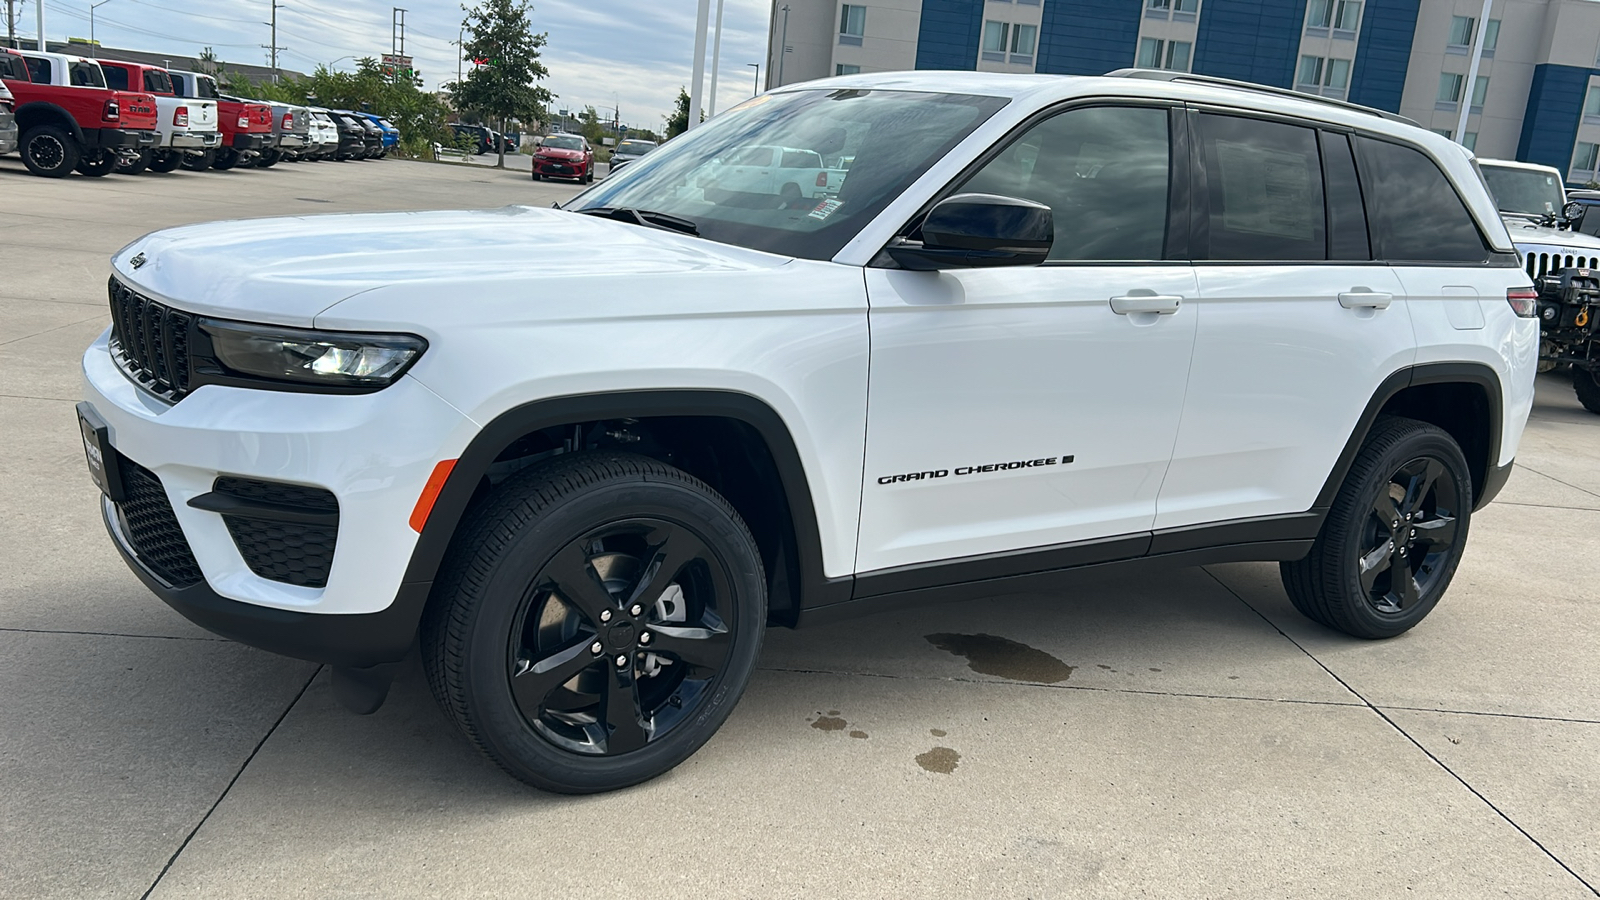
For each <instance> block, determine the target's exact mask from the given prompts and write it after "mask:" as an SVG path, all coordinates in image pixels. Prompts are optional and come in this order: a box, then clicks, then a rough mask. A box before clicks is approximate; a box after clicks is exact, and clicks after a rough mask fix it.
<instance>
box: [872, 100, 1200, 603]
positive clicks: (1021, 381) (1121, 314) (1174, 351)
mask: <svg viewBox="0 0 1600 900" xmlns="http://www.w3.org/2000/svg"><path fill="white" fill-rule="evenodd" d="M1172 120H1173V117H1172V116H1171V115H1169V110H1167V109H1165V108H1162V107H1155V106H1149V107H1119V106H1100V107H1084V108H1077V109H1072V110H1068V111H1065V112H1062V113H1059V114H1057V115H1055V116H1053V117H1051V118H1048V119H1045V120H1043V121H1041V122H1039V123H1038V124H1036V125H1034V126H1032V127H1031V128H1029V129H1028V130H1026V131H1025V132H1023V133H1022V134H1021V135H1020V136H1018V137H1017V138H1016V139H1014V140H1012V141H1011V142H1010V143H1009V144H1008V145H1007V146H1006V147H1005V149H1004V150H1003V151H1002V152H1001V153H1000V154H999V155H998V156H997V157H995V158H994V159H993V160H992V161H990V162H989V163H987V164H986V165H985V166H984V167H983V168H982V169H981V170H979V171H978V172H977V173H975V174H974V175H972V176H971V177H970V178H968V179H967V180H966V181H965V182H964V183H963V184H960V185H957V186H956V188H955V192H982V193H990V194H1000V195H1005V196H1011V197H1022V198H1026V199H1030V200H1035V201H1038V202H1041V203H1045V204H1047V205H1048V206H1050V207H1051V209H1052V210H1053V212H1054V217H1055V244H1054V249H1053V250H1052V252H1051V254H1050V261H1049V262H1047V263H1045V264H1044V265H1041V266H1037V267H1032V268H995V269H966V270H961V269H956V270H946V271H942V272H912V271H905V270H898V269H881V268H869V269H868V270H867V292H868V300H869V302H870V304H871V310H870V323H871V339H872V362H871V378H870V384H869V388H868V413H867V444H866V465H867V470H866V473H865V479H864V484H863V488H862V502H861V532H860V543H859V550H858V554H857V571H859V572H863V573H870V572H872V571H874V570H883V569H891V568H895V567H902V566H915V565H918V564H923V563H931V562H935V561H949V560H957V559H960V558H962V557H973V556H982V555H986V554H995V553H1004V552H1007V551H1017V550H1027V549H1032V548H1047V547H1053V546H1056V545H1061V544H1067V543H1074V542H1084V541H1093V540H1095V539H1100V538H1117V537H1119V536H1125V537H1128V540H1126V541H1120V542H1119V541H1111V542H1110V544H1111V545H1114V548H1113V549H1112V550H1110V551H1108V552H1109V554H1110V555H1111V556H1113V557H1114V556H1119V555H1120V556H1127V555H1138V554H1139V553H1142V552H1143V544H1141V543H1140V542H1141V541H1146V540H1147V539H1146V537H1145V536H1146V534H1147V533H1148V531H1149V529H1150V528H1151V527H1152V523H1153V521H1154V518H1155V512H1156V497H1157V494H1158V492H1159V490H1160V487H1161V481H1162V478H1163V476H1164V475H1165V473H1166V469H1167V464H1168V462H1169V461H1170V459H1171V456H1172V446H1173V440H1174V438H1175V436H1176V434H1177V430H1178V421H1179V416H1180V413H1181V410H1182V406H1183V396H1184V386H1185V382H1186V380H1187V378H1188V371H1189V359H1190V352H1191V348H1192V345H1193V341H1194V333H1195V323H1196V317H1195V310H1194V308H1193V304H1194V300H1195V298H1196V284H1195V276H1194V270H1193V268H1192V267H1191V266H1190V264H1189V263H1188V262H1187V261H1186V260H1182V259H1176V260H1169V259H1168V257H1169V256H1174V255H1178V256H1181V255H1183V251H1182V250H1181V249H1175V247H1174V246H1171V242H1169V241H1168V239H1167V232H1168V231H1169V229H1168V223H1169V220H1172V219H1173V217H1172V216H1170V215H1169V208H1170V199H1169V198H1170V195H1171V190H1170V180H1171V173H1170V169H1171V165H1170V163H1171V159H1172V152H1171V149H1170V148H1171V146H1172V142H1171V140H1170V137H1169V134H1170V124H1169V123H1170V122H1171V121H1172ZM1179 124H1180V126H1181V124H1182V123H1181V120H1179ZM1178 221H1179V222H1180V225H1181V224H1183V222H1182V220H1181V219H1179V220H1178ZM1175 231H1181V229H1175ZM1180 240H1181V238H1180ZM1130 548H1131V549H1130ZM1058 558H1059V557H1058ZM1024 566H1025V564H1024Z"/></svg>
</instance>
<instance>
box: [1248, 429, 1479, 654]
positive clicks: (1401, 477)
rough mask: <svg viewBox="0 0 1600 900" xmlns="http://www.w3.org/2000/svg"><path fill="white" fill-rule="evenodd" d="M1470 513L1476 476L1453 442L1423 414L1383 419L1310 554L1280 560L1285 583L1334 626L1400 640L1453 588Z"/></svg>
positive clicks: (1306, 610) (1305, 609) (1301, 606)
mask: <svg viewBox="0 0 1600 900" xmlns="http://www.w3.org/2000/svg"><path fill="white" fill-rule="evenodd" d="M1471 516H1472V475H1471V472H1470V471H1469V470H1468V468H1467V460H1466V458H1465V457H1464V456H1462V455H1461V448H1460V447H1459V446H1457V445H1456V442H1455V439H1454V438H1452V437H1450V435H1449V434H1447V433H1445V431H1444V430H1443V429H1441V428H1438V427H1436V426H1433V425H1429V424H1428V423H1426V422H1419V421H1417V420H1415V419H1402V418H1398V417H1386V418H1383V419H1379V420H1378V424H1377V425H1376V426H1374V427H1373V429H1372V433H1371V434H1370V435H1368V436H1367V440H1366V443H1364V444H1362V446H1361V452H1360V453H1358V454H1357V455H1356V459H1355V462H1354V464H1352V465H1351V467H1350V473H1349V474H1348V475H1346V476H1345V480H1344V484H1343V485H1341V486H1340V488H1339V494H1338V496H1337V497H1335V498H1334V501H1333V507H1332V508H1331V509H1330V510H1329V511H1328V518H1327V519H1326V520H1325V521H1324V522H1323V523H1322V532H1321V533H1320V534H1318V535H1317V540H1316V543H1315V544H1313V545H1312V547H1311V553H1310V554H1309V555H1307V556H1306V558H1305V559H1302V560H1298V561H1296V562H1286V563H1280V564H1279V571H1280V574H1281V576H1282V578H1283V586H1284V589H1285V590H1286V591H1288V593H1289V599H1290V600H1291V601H1293V602H1294V605H1295V608H1296V609H1298V610H1300V612H1301V613H1303V614H1304V615H1305V616H1306V617H1307V618H1309V619H1312V620H1314V621H1317V622H1320V623H1322V624H1323V625H1326V626H1328V627H1329V628H1333V629H1335V630H1337V631H1342V632H1344V633H1345V634H1348V635H1352V636H1354V637H1359V638H1387V637H1394V636H1395V635H1397V634H1401V633H1403V632H1405V631H1406V630H1407V629H1410V628H1411V627H1412V626H1414V625H1416V624H1417V623H1418V622H1421V621H1422V619H1423V618H1424V617H1425V616H1427V615H1428V613H1429V612H1431V611H1432V610H1433V607H1434V606H1435V605H1436V604H1437V603H1438V602H1439V598H1440V597H1441V596H1443V595H1444V592H1445V588H1447V587H1449V586H1450V579H1451V578H1452V577H1453V576H1454V575H1455V571H1456V564H1457V563H1459V562H1460V561H1461V552H1462V550H1463V549H1465V547H1466V544H1467V526H1468V524H1469V522H1470V519H1471Z"/></svg>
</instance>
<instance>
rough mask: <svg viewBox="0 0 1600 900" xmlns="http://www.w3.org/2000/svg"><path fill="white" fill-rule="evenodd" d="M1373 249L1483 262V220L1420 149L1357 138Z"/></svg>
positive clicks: (1409, 258) (1409, 257)
mask: <svg viewBox="0 0 1600 900" xmlns="http://www.w3.org/2000/svg"><path fill="white" fill-rule="evenodd" d="M1356 147H1357V153H1358V159H1359V160H1360V163H1361V184H1362V187H1363V188H1364V190H1363V191H1362V193H1363V195H1364V196H1365V197H1366V200H1367V220H1368V222H1369V223H1370V224H1371V227H1372V249H1373V252H1374V253H1375V254H1377V257H1378V258H1379V259H1384V260H1390V261H1394V262H1483V261H1484V260H1486V259H1488V258H1489V251H1488V248H1487V247H1486V246H1485V245H1484V242H1483V236H1482V235H1481V234H1479V233H1478V224H1477V223H1476V222H1474V221H1473V219H1472V214H1471V213H1469V212H1467V207H1466V205H1465V204H1463V203H1462V202H1461V197H1460V195H1458V194H1457V193H1456V189H1455V187H1454V186H1452V185H1451V184H1450V180H1449V179H1448V178H1446V177H1444V173H1443V172H1441V171H1439V167H1438V166H1437V165H1435V164H1434V162H1433V160H1431V159H1429V158H1428V157H1427V156H1425V155H1423V153H1422V152H1421V151H1420V150H1416V149H1413V148H1411V147H1405V146H1402V145H1400V144H1391V143H1389V142H1388V141H1379V140H1374V139H1372V138H1365V137H1358V138H1356Z"/></svg>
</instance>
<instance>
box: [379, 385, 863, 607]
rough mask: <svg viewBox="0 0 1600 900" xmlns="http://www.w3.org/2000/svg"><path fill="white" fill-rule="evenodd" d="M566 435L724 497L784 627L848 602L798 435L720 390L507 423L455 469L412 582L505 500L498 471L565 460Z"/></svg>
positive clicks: (582, 399) (479, 441) (529, 412)
mask: <svg viewBox="0 0 1600 900" xmlns="http://www.w3.org/2000/svg"><path fill="white" fill-rule="evenodd" d="M622 422H627V423H633V424H629V425H623V426H620V431H621V434H620V436H612V434H608V432H619V426H618V424H617V423H622ZM557 435H560V436H564V441H563V442H564V443H566V444H567V445H568V446H570V445H571V444H582V445H585V447H586V446H587V445H588V443H589V441H590V440H591V439H592V438H595V437H596V436H598V437H599V439H600V440H602V441H605V442H607V443H604V444H603V445H602V446H605V447H607V448H609V449H620V450H625V451H628V452H632V453H640V454H643V455H646V456H652V457H654V458H658V459H661V460H662V461H664V462H670V463H671V464H672V465H674V466H677V467H679V468H682V469H683V470H684V471H686V472H688V473H690V474H691V475H694V476H695V477H697V478H700V479H701V480H702V481H705V482H706V483H707V484H709V485H711V486H712V487H713V488H714V489H716V490H717V491H718V492H719V493H721V494H722V495H723V496H724V498H725V499H727V500H728V502H729V503H730V504H732V505H733V506H734V508H735V509H736V510H738V512H739V514H740V515H741V516H742V517H743V518H744V520H745V522H746V523H747V525H748V526H749V527H750V530H751V531H752V533H753V534H754V535H755V537H756V539H757V543H758V544H759V545H760V546H761V549H762V555H763V561H764V562H765V564H766V568H767V574H768V591H769V597H770V603H771V609H770V617H771V619H772V620H773V621H775V622H777V623H780V624H789V625H792V624H794V622H795V621H796V619H797V617H798V614H799V611H800V609H801V608H802V607H806V606H814V605H819V604H824V603H830V602H838V601H841V600H845V599H848V597H849V579H841V580H832V581H830V580H829V579H828V578H827V577H826V576H825V575H824V574H823V568H822V543H821V533H820V530H819V523H818V521H817V515H816V508H815V504H814V503H813V502H812V494H811V487H810V481H809V479H808V478H807V476H806V471H805V467H804V465H803V463H802V462H801V459H800V454H799V451H798V449H797V447H796V445H795V442H794V438H793V436H792V434H791V433H790V431H789V428H788V426H787V424H786V423H785V422H784V420H783V418H782V417H781V416H780V415H779V414H778V413H777V411H776V410H774V409H773V408H772V407H771V406H770V405H768V404H767V403H766V402H765V401H763V400H760V399H758V398H756V397H754V396H751V395H749V394H743V393H738V392H733V391H715V390H707V391H694V390H688V391H629V392H620V393H612V394H601V395H589V396H575V397H559V398H552V399H548V400H539V401H534V402H532V403H527V404H524V405H522V406H518V407H515V408H513V409H510V410H508V411H506V412H504V413H502V414H501V415H500V416H498V417H497V418H495V419H494V420H493V421H491V422H490V423H488V424H487V425H486V426H484V428H483V429H482V430H480V431H479V432H478V434H477V436H476V437H474V438H473V440H472V441H471V443H469V444H468V445H467V447H466V449H465V450H463V451H462V453H461V456H460V457H459V458H458V460H457V462H456V464H455V466H454V467H453V468H452V470H451V473H450V476H449V478H448V479H447V480H446V482H445V484H444V487H443V488H442V489H441V490H440V492H439V495H438V498H437V500H436V501H435V503H434V506H433V509H432V511H431V512H430V513H429V516H428V520H427V523H426V524H425V525H424V526H423V529H422V533H421V535H420V536H419V538H418V540H417V546H416V548H415V550H414V551H413V552H412V556H411V562H410V565H409V566H408V567H407V569H406V573H405V578H404V581H405V582H406V583H408V584H416V583H427V582H432V581H433V580H434V578H435V577H436V575H437V574H438V572H439V571H440V569H441V567H442V565H443V563H444V561H445V559H446V557H447V555H448V554H449V552H450V551H451V548H452V544H453V542H454V540H455V538H456V536H457V534H458V533H459V532H460V531H461V530H462V526H463V524H464V522H465V520H466V519H467V517H468V516H469V515H470V514H471V512H472V510H473V509H474V508H475V507H476V505H477V504H479V503H481V502H483V501H484V499H485V498H486V497H487V496H488V495H489V493H490V492H491V491H492V490H493V486H492V484H491V469H492V468H493V467H495V466H496V464H497V463H501V464H505V463H507V462H508V461H509V462H512V463H515V461H517V460H519V459H521V458H538V457H539V456H540V455H542V454H544V453H548V452H550V451H552V450H555V449H558V446H557V445H555V444H554V443H553V441H554V440H557V437H556V436H557ZM574 438H576V439H575V440H574ZM610 441H616V443H609V442H610ZM579 449H584V447H580V448H579ZM808 598H809V602H808Z"/></svg>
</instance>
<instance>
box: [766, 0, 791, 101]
mask: <svg viewBox="0 0 1600 900" xmlns="http://www.w3.org/2000/svg"><path fill="white" fill-rule="evenodd" d="M788 52H789V4H787V3H785V4H784V5H783V37H780V38H778V87H783V59H784V56H785V55H787V54H788ZM767 77H768V78H771V77H772V63H770V62H769V63H767Z"/></svg>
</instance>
